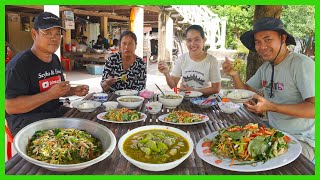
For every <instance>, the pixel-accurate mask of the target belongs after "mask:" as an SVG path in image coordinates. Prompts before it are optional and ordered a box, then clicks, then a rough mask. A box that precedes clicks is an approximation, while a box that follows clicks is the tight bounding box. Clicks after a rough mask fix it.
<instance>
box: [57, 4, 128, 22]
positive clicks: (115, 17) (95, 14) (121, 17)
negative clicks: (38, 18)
mask: <svg viewBox="0 0 320 180" xmlns="http://www.w3.org/2000/svg"><path fill="white" fill-rule="evenodd" d="M60 11H72V12H73V13H74V14H81V15H86V16H88V15H90V16H98V17H103V16H107V17H108V18H109V19H116V20H122V21H129V17H126V16H117V15H113V14H111V13H105V12H94V11H86V10H82V9H73V8H69V7H65V6H60Z"/></svg>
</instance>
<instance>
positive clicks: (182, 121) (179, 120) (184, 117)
mask: <svg viewBox="0 0 320 180" xmlns="http://www.w3.org/2000/svg"><path fill="white" fill-rule="evenodd" d="M159 120H160V121H162V122H166V123H171V124H179V125H191V124H198V123H203V122H205V121H207V120H209V117H208V116H206V115H203V114H197V113H191V112H188V111H183V110H179V111H172V112H171V113H169V114H164V115H161V116H159Z"/></svg>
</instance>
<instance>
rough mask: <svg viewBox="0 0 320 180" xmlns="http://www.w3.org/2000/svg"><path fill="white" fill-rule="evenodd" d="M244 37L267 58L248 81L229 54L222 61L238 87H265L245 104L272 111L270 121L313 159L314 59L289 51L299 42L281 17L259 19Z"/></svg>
mask: <svg viewBox="0 0 320 180" xmlns="http://www.w3.org/2000/svg"><path fill="white" fill-rule="evenodd" d="M240 40H241V42H242V43H243V45H244V46H246V47H247V48H248V49H249V50H250V51H253V52H257V53H258V54H259V55H260V56H261V58H262V59H263V60H264V61H265V63H264V64H262V65H261V67H260V68H259V69H258V70H257V72H256V73H255V75H254V76H252V77H251V78H250V79H249V80H248V81H247V82H246V84H244V83H243V82H242V81H241V79H240V76H239V73H238V72H236V71H235V70H233V68H232V63H231V62H230V61H229V60H228V59H227V58H226V61H225V62H224V63H223V65H222V67H223V70H224V72H225V73H226V74H228V75H230V76H231V77H232V79H233V82H234V85H235V88H238V89H247V90H251V91H254V92H258V91H259V90H262V91H263V97H262V96H259V95H255V96H254V98H255V99H257V103H253V102H247V103H244V105H245V106H246V107H247V108H248V109H249V110H250V111H253V112H256V113H262V112H268V119H269V123H270V125H271V126H273V127H274V128H276V129H279V130H281V131H284V132H287V133H289V134H291V135H293V136H295V137H296V138H297V139H298V140H299V141H300V143H301V145H302V147H303V150H302V154H304V155H305V156H306V157H307V158H308V159H310V160H313V159H314V147H315V132H314V130H315V123H314V116H315V110H314V102H315V100H314V95H315V83H314V82H315V80H314V61H313V60H312V59H310V58H309V57H307V56H305V55H302V54H298V53H294V52H289V50H288V48H287V45H290V44H291V45H296V43H295V40H294V38H293V36H292V35H290V34H289V33H288V32H286V31H285V29H284V26H283V23H282V21H281V20H280V19H276V18H271V17H268V18H262V19H259V20H258V21H257V22H256V23H255V25H254V27H253V30H250V31H247V32H245V33H244V34H243V35H241V37H240Z"/></svg>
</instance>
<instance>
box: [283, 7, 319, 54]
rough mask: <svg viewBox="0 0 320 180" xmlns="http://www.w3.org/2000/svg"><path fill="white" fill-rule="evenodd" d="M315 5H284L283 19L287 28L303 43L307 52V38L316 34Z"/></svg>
mask: <svg viewBox="0 0 320 180" xmlns="http://www.w3.org/2000/svg"><path fill="white" fill-rule="evenodd" d="M314 12H315V8H314V6H282V15H281V20H282V21H283V23H284V25H285V28H286V30H287V31H288V32H289V33H290V34H292V35H293V36H294V37H295V38H296V40H299V41H300V43H301V44H302V50H301V52H300V53H305V49H306V47H307V43H308V42H307V40H308V39H309V37H314V34H315V14H314Z"/></svg>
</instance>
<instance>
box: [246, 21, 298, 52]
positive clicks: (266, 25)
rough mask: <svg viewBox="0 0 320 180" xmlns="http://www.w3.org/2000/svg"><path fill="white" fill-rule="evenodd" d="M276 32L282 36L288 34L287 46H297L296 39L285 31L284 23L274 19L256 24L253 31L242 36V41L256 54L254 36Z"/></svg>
mask: <svg viewBox="0 0 320 180" xmlns="http://www.w3.org/2000/svg"><path fill="white" fill-rule="evenodd" d="M267 30H270V31H276V32H280V33H281V34H286V35H287V39H286V45H290V44H292V45H296V41H295V39H294V37H293V36H292V35H291V34H289V33H288V32H287V31H286V30H285V29H284V25H283V22H282V21H281V20H280V19H277V18H273V17H264V18H261V19H259V20H257V22H256V23H255V24H254V26H253V30H250V31H247V32H245V33H243V34H242V35H241V36H240V40H241V42H242V44H243V45H244V46H245V47H247V48H248V49H249V50H250V51H253V52H256V49H255V44H254V34H255V33H257V32H260V31H267Z"/></svg>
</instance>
